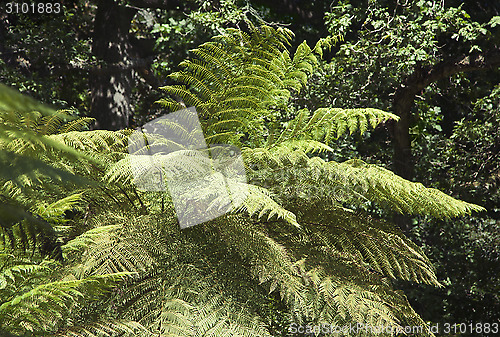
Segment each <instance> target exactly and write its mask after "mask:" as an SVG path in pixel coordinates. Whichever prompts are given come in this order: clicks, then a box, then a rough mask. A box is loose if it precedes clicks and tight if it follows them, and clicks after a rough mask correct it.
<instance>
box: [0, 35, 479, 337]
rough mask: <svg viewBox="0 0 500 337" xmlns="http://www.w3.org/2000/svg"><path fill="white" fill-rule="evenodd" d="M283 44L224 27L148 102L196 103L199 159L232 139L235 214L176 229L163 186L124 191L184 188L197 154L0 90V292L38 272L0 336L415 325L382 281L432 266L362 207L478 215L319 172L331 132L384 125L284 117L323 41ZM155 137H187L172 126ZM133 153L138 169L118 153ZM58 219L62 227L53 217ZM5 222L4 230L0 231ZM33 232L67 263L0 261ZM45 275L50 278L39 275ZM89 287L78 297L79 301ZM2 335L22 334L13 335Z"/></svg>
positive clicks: (441, 200) (375, 173) (209, 195)
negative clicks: (237, 162) (183, 175)
mask: <svg viewBox="0 0 500 337" xmlns="http://www.w3.org/2000/svg"><path fill="white" fill-rule="evenodd" d="M291 38H292V33H291V32H290V31H289V30H286V29H282V28H280V29H275V28H272V27H267V26H262V27H253V26H251V27H249V30H248V31H247V32H243V31H241V30H236V29H228V30H227V31H226V33H225V34H223V35H221V36H218V37H216V38H215V39H214V40H213V41H210V42H207V43H205V44H203V45H201V46H199V47H198V48H197V49H196V50H194V51H193V58H192V59H191V60H186V61H184V62H183V63H182V64H181V66H182V67H183V70H182V71H180V72H178V73H175V74H173V75H172V78H173V79H174V80H175V81H177V84H176V85H172V86H168V87H165V88H164V89H165V92H166V94H167V95H168V96H167V97H166V98H165V99H162V100H161V101H160V103H161V104H163V105H164V106H165V107H166V108H167V109H169V110H170V111H176V110H179V109H181V108H184V107H185V106H186V105H188V106H194V107H195V108H196V110H197V111H198V112H199V114H200V117H201V125H202V127H203V133H204V136H205V139H206V142H207V143H208V144H209V146H210V148H212V147H213V146H215V144H217V143H229V144H232V145H235V146H238V147H239V148H240V149H241V153H242V156H243V159H244V163H245V168H246V173H247V177H248V182H247V183H244V182H242V181H238V180H237V179H227V182H226V183H227V186H228V187H229V189H230V190H231V193H232V195H233V196H235V197H236V198H239V199H238V200H241V202H238V203H237V205H238V207H235V208H234V209H232V210H231V212H229V213H227V214H225V215H223V216H221V217H218V218H215V219H213V220H211V221H208V222H205V223H203V224H201V225H198V226H194V227H192V228H188V229H184V230H181V229H180V228H179V226H178V223H177V216H176V210H175V209H174V204H173V200H172V197H171V196H170V195H169V194H168V193H167V192H166V191H164V190H162V189H161V188H158V189H152V190H150V191H144V190H143V191H141V190H140V189H138V188H136V186H135V185H134V170H139V172H142V174H143V176H144V178H145V179H146V180H147V179H149V177H150V175H149V174H150V173H151V170H152V167H153V168H154V169H157V170H159V171H160V172H161V173H162V174H163V175H160V179H164V178H165V177H169V176H172V175H173V174H174V173H175V172H178V171H179V170H181V171H182V172H189V175H190V176H193V177H195V176H196V175H197V174H200V172H202V171H203V170H201V169H198V170H197V168H198V166H197V165H200V167H203V165H205V164H206V163H204V160H206V158H208V157H207V156H205V155H203V154H202V153H201V154H200V152H196V151H193V149H190V148H188V147H185V146H182V145H179V144H178V143H176V144H173V143H175V142H173V141H172V140H171V139H166V138H165V137H161V136H155V135H152V136H153V137H152V138H150V139H148V147H145V148H140V147H138V148H135V147H134V146H135V145H134V141H135V140H136V139H135V138H134V137H133V136H132V137H128V136H130V135H133V133H132V132H130V131H126V130H124V131H116V132H111V131H86V130H85V125H86V123H88V122H89V120H86V119H83V120H82V119H80V120H79V119H76V120H75V119H71V118H70V116H69V115H68V114H67V113H64V112H58V113H56V112H54V111H47V110H46V108H45V107H39V105H37V103H36V102H33V101H31V100H28V101H27V102H28V103H29V104H28V103H26V104H25V105H23V104H20V103H16V102H17V101H19V97H18V96H16V95H17V94H13V93H12V92H11V91H8V90H7V91H0V98H2V97H3V99H4V101H5V102H4V103H2V104H3V105H0V109H1V113H2V114H1V115H0V117H1V118H2V119H1V120H0V122H1V123H2V124H1V125H0V126H1V127H2V128H3V129H1V131H0V150H2V151H4V153H5V156H4V157H0V160H1V162H2V164H4V165H5V163H7V158H8V157H7V156H10V155H12V156H15V158H19V159H18V160H19V162H18V163H22V161H23V160H24V161H32V162H33V163H34V164H33V165H37V166H36V167H35V168H33V169H32V170H31V171H26V170H23V168H22V165H21V164H16V162H14V164H13V165H12V168H14V169H15V170H12V169H5V170H2V171H1V172H0V174H1V175H0V179H1V180H2V186H1V192H2V198H3V199H4V200H5V201H8V202H9V203H10V204H11V205H12V206H8V207H14V209H16V211H10V209H11V208H8V209H7V210H6V211H3V213H2V211H0V219H3V223H2V224H1V225H2V226H1V228H2V231H3V232H2V233H3V235H4V237H7V238H9V237H10V238H11V239H8V240H6V242H5V244H3V245H2V248H4V251H5V253H2V254H4V255H2V256H1V258H2V259H4V261H7V262H6V263H4V266H5V267H4V269H2V270H0V272H2V275H3V276H1V277H0V284H7V283H8V282H10V283H8V284H13V283H17V284H21V283H22V282H23V281H19V280H20V279H21V278H26V277H28V278H29V277H30V276H29V275H33V276H35V275H40V277H39V279H37V280H38V281H33V280H34V278H31V279H30V282H28V283H25V285H26V287H25V288H24V289H23V291H22V292H21V293H20V295H18V296H17V297H16V296H14V295H13V293H12V291H11V290H9V289H12V288H9V287H10V285H9V286H6V287H4V289H7V290H6V291H5V292H4V293H1V292H0V294H5V295H4V297H2V303H3V304H1V306H0V314H2V312H3V313H4V315H8V317H10V318H9V319H10V321H9V320H6V321H5V322H6V323H5V324H4V325H1V323H0V329H2V330H6V331H8V332H10V333H16V334H23V333H24V334H28V333H33V334H35V335H36V334H39V335H44V334H45V335H47V333H49V334H52V335H55V336H117V335H121V336H136V335H139V336H154V335H156V336H158V335H160V336H167V335H168V336H268V335H273V334H275V335H279V334H281V333H283V332H286V331H283V327H277V325H276V317H277V316H279V321H280V322H281V323H285V324H291V323H299V324H311V325H318V324H328V325H338V326H343V325H349V324H354V325H356V324H358V323H360V324H365V325H372V326H380V325H384V326H389V327H393V328H394V329H396V328H397V327H400V326H404V325H422V326H423V325H424V322H422V320H421V319H420V317H419V316H418V315H417V314H416V313H415V312H414V311H413V309H412V308H411V306H410V305H409V303H408V301H407V300H406V297H405V296H404V294H402V293H401V292H400V291H398V290H396V289H394V287H393V285H392V282H391V280H392V279H396V278H397V279H403V280H411V281H414V282H419V283H426V284H431V285H435V286H439V282H438V279H437V277H436V275H435V273H434V269H433V267H432V264H431V263H430V261H429V260H428V258H427V257H426V256H425V254H424V253H423V251H422V250H421V249H420V248H419V247H418V246H416V245H415V244H414V243H412V242H411V241H410V240H409V239H408V238H407V237H405V235H404V234H403V233H402V232H401V231H400V230H399V229H398V228H397V227H395V226H394V225H393V224H391V223H389V222H387V221H384V220H383V219H381V218H377V217H375V216H374V215H373V214H369V213H368V212H366V211H365V210H366V208H367V207H380V208H385V209H387V210H389V211H396V212H400V213H405V214H425V215H431V216H435V217H454V216H460V215H463V214H467V213H470V212H472V211H479V210H481V208H480V207H479V206H476V205H472V204H468V203H465V202H462V201H459V200H456V199H453V198H451V197H449V196H446V195H445V194H443V193H442V192H439V191H437V190H433V189H428V188H425V187H424V186H423V185H421V184H418V183H413V182H409V181H406V180H404V179H402V178H400V177H397V176H395V175H394V174H393V173H392V172H390V171H388V170H385V169H383V168H381V167H378V166H375V165H370V164H367V163H364V162H362V161H360V160H357V159H354V160H351V161H347V162H343V163H338V162H335V161H332V160H329V157H328V156H327V155H326V154H328V153H329V152H331V151H332V149H333V147H334V146H336V144H337V143H336V140H337V139H339V138H340V137H342V136H344V135H348V134H352V133H354V132H358V131H359V132H361V133H362V132H365V131H366V130H367V129H368V128H370V127H371V128H374V127H376V126H377V125H379V124H380V123H383V122H384V121H387V120H388V119H390V118H393V119H397V117H396V116H394V115H392V114H390V113H387V112H384V111H380V110H376V109H338V108H334V107H325V108H321V109H318V110H316V111H313V112H310V111H308V110H305V109H298V108H296V107H294V106H293V104H292V100H291V99H292V98H293V97H294V96H295V95H298V94H300V90H301V88H302V87H303V86H304V85H307V78H308V75H309V74H310V73H311V72H312V71H313V70H314V67H315V66H316V64H317V62H318V58H319V57H320V56H321V54H322V50H323V48H325V47H328V46H329V45H330V44H331V43H332V42H333V41H329V40H322V41H320V42H319V43H318V44H317V45H316V46H315V47H314V48H310V47H309V46H308V45H307V44H306V43H302V44H300V46H299V47H298V48H297V50H296V51H295V52H294V53H291V52H289V51H288V49H287V47H288V46H289V41H290V39H291ZM2 95H3V96H2ZM16 97H17V98H18V99H17V101H16ZM2 102H3V101H2ZM0 103H1V102H0ZM33 110H34V111H36V112H35V113H33ZM166 127H168V128H170V129H171V130H175V133H176V134H185V135H187V136H188V137H190V136H192V135H191V134H190V133H189V132H188V131H189V130H186V129H182V128H181V127H180V126H179V125H175V123H170V124H169V125H167V126H166ZM21 136H22V137H23V138H22V139H19V140H16V141H15V142H11V140H14V138H16V137H21ZM155 146H156V147H158V148H162V147H164V146H168V148H169V149H174V148H175V151H170V150H169V151H168V153H166V152H164V153H157V154H155V155H154V163H155V166H151V158H150V157H148V154H150V153H148V151H149V150H150V149H152V148H153V149H154V148H155ZM130 148H133V149H134V152H133V155H135V156H136V157H132V156H131V155H129V154H127V153H126V152H127V149H129V150H130ZM176 153H177V154H179V153H184V154H185V153H190V154H191V155H190V156H179V155H176ZM0 154H1V153H0ZM56 158H57V160H56ZM193 158H197V159H196V160H194V159H193ZM2 168H3V167H2ZM16 170H17V171H16ZM148 175H149V176H148ZM66 177H67V179H66ZM212 178H213V179H212V180H210V179H207V180H206V185H203V186H200V189H199V194H198V199H199V200H197V201H203V199H204V198H206V200H212V201H213V202H212V205H213V204H216V202H215V201H214V200H218V199H217V198H222V197H223V196H220V195H217V193H215V192H214V189H213V188H212V186H215V184H217V183H218V181H217V179H216V177H215V176H214V177H212ZM79 179H80V180H79ZM82 179H85V181H86V182H87V183H86V184H81V182H82ZM157 182H161V183H165V184H168V183H169V182H168V181H155V183H157ZM170 183H171V182H170ZM33 186H37V188H34V187H33ZM56 187H57V188H56ZM215 190H216V189H215ZM187 201H189V200H187ZM221 203H223V202H221ZM10 204H9V205H10ZM208 207H210V205H208ZM71 212H73V213H75V214H77V216H74V218H72V219H68V218H67V216H66V215H67V214H68V213H71ZM8 216H14V218H12V219H10V220H9V221H8V225H5V223H6V222H7V221H6V220H5V219H7V218H8ZM37 223H38V225H36V224H37ZM16 226H17V227H16ZM20 226H24V227H23V228H24V229H23V230H19V229H18V228H21V227H20ZM36 226H39V227H36ZM43 226H48V227H43ZM14 227H15V228H14ZM43 228H47V230H50V231H51V234H50V235H51V237H52V238H53V239H54V240H56V241H57V242H58V245H59V246H60V249H61V254H62V256H63V258H64V261H63V262H54V261H52V260H50V259H47V257H44V256H43V254H36V255H34V258H32V259H30V258H26V259H19V258H17V257H16V259H14V258H13V256H14V255H13V253H16V254H20V256H25V255H23V253H22V252H24V251H26V249H25V250H23V249H22V247H21V245H20V244H17V243H18V242H27V243H28V244H33V243H34V241H35V239H36V238H38V237H40V233H42V234H43ZM14 229H15V230H14ZM42 236H43V235H42ZM7 243H13V246H12V245H11V247H10V248H9V247H7ZM9 249H10V250H9ZM53 263H56V264H57V267H56V268H54V270H47V268H46V266H47V265H49V264H53ZM117 279H120V280H123V281H122V282H120V283H118V284H116V280H117ZM19 282H21V283H19ZM111 284H115V285H116V286H114V287H113V288H112V290H111V291H110V292H109V293H107V294H105V295H104V294H102V290H103V289H110V288H111ZM91 285H93V288H92V287H91ZM86 287H90V288H86ZM51 289H56V290H57V289H58V291H59V292H58V293H57V294H54V293H51V292H50V291H51ZM86 289H92V290H93V292H92V291H88V292H87V295H89V296H85V295H86V293H85V290H86ZM27 294H37V295H36V296H40V297H38V298H40V299H41V298H44V297H43V296H45V298H48V297H49V296H56V297H55V299H56V301H55V303H54V306H51V305H50V304H46V305H45V306H43V305H42V306H39V307H36V309H32V310H31V309H30V306H31V307H33V304H34V303H37V302H36V301H37V297H36V296H31V295H27ZM19 296H21V297H20V298H19V299H17V300H16V298H18V297H19ZM14 302H15V303H14ZM16 305H19V306H18V307H17V308H16ZM58 308H59V309H58ZM278 308H279V310H278ZM2 310H3V311H2ZM23 315H24V316H23ZM5 317H7V316H5ZM54 317H57V319H55V323H50V322H52V321H51V319H52V318H54ZM23 319H24V320H23ZM14 321H15V322H14ZM0 322H1V321H0ZM10 322H14V323H19V322H20V323H22V324H21V325H20V327H19V328H18V327H16V328H12V327H10V326H8V325H7V324H10ZM285 329H286V327H285ZM0 331H1V330H0ZM394 331H396V330H394ZM344 335H346V336H347V335H350V334H349V333H348V332H347V333H345V334H344ZM355 335H360V336H362V335H369V334H366V333H364V332H362V331H360V332H359V333H358V334H355ZM423 335H426V336H429V335H431V333H430V332H429V331H425V330H424V332H423Z"/></svg>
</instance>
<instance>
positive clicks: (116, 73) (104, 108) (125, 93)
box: [90, 0, 136, 130]
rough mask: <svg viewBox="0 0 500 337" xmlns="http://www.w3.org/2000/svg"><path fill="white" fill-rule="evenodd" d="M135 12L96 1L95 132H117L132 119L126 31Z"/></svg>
mask: <svg viewBox="0 0 500 337" xmlns="http://www.w3.org/2000/svg"><path fill="white" fill-rule="evenodd" d="M135 13H136V9H133V8H130V7H125V6H121V5H118V4H117V3H115V2H114V1H111V0H106V1H99V5H98V8H97V13H96V17H95V20H94V37H93V43H92V52H93V54H94V55H95V56H96V58H97V60H98V66H97V67H96V68H95V69H93V70H92V71H91V73H90V90H91V99H92V102H91V108H90V109H91V111H90V116H91V117H94V118H95V119H96V123H95V125H94V128H96V129H108V130H119V129H123V128H126V127H128V125H129V119H130V117H131V116H132V113H133V111H132V105H131V100H130V96H131V93H132V87H133V73H132V66H131V64H132V57H131V54H132V45H131V43H130V38H129V29H130V24H131V21H132V18H133V17H134V15H135Z"/></svg>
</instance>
